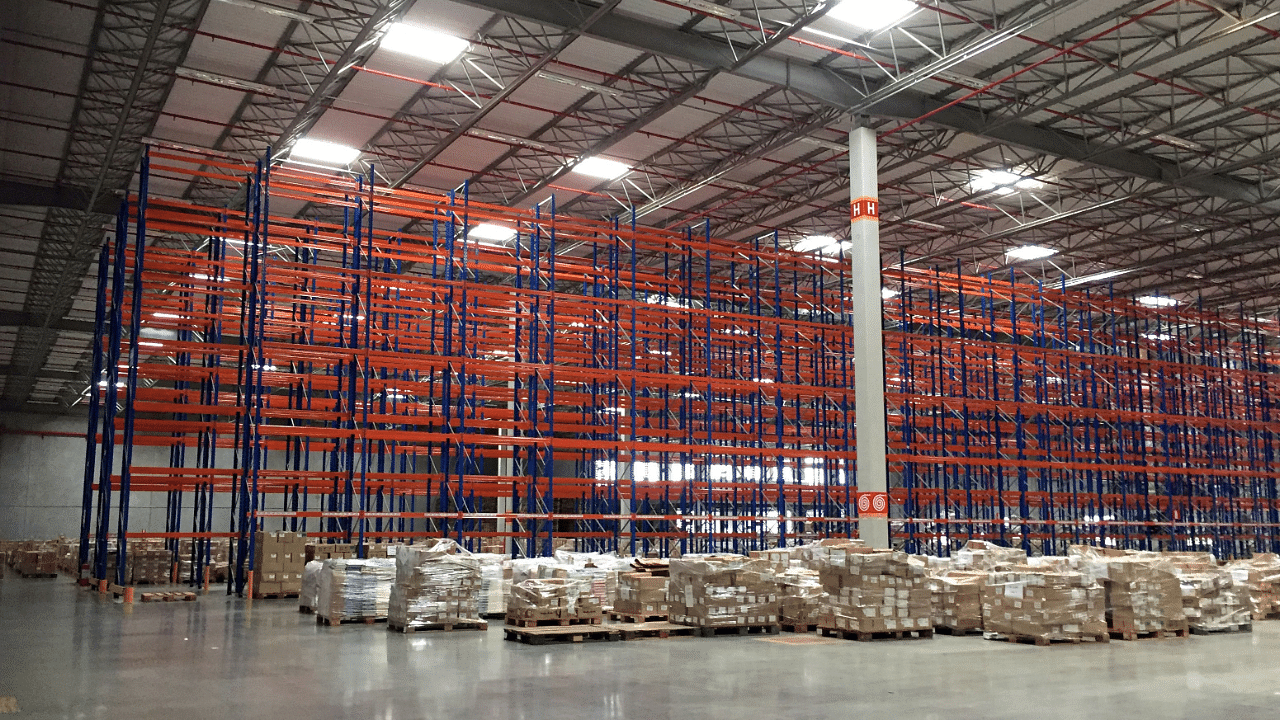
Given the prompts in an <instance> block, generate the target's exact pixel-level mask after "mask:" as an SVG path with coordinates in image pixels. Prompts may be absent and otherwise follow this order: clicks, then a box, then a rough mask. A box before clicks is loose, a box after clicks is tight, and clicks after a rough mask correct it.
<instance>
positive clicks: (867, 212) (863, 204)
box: [849, 197, 880, 222]
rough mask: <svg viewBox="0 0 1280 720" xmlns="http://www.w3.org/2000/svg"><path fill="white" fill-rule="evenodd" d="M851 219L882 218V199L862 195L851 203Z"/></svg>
mask: <svg viewBox="0 0 1280 720" xmlns="http://www.w3.org/2000/svg"><path fill="white" fill-rule="evenodd" d="M849 220H850V221H851V222H856V221H858V220H876V221H879V220H880V201H879V200H878V199H876V198H870V197H860V198H858V199H856V200H854V201H852V202H850V203H849Z"/></svg>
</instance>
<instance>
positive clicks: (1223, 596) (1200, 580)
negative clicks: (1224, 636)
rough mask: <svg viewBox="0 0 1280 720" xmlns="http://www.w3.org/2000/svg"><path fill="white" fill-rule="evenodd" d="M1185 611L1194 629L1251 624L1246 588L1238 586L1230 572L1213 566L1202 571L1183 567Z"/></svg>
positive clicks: (1180, 574) (1184, 613)
mask: <svg viewBox="0 0 1280 720" xmlns="http://www.w3.org/2000/svg"><path fill="white" fill-rule="evenodd" d="M1178 582H1179V583H1180V585H1181V589H1182V613H1183V615H1185V616H1186V618H1187V623H1188V625H1190V627H1191V629H1193V630H1201V631H1204V632H1215V631H1222V630H1239V629H1242V628H1243V626H1246V625H1249V624H1250V623H1251V620H1252V618H1251V616H1250V613H1249V606H1248V600H1247V599H1246V596H1247V589H1246V588H1245V587H1244V586H1243V585H1241V586H1239V587H1237V586H1236V584H1235V581H1234V579H1233V578H1232V577H1231V571H1230V570H1227V569H1226V568H1217V567H1210V568H1205V569H1204V570H1203V571H1201V572H1195V571H1190V570H1182V571H1180V572H1179V574H1178Z"/></svg>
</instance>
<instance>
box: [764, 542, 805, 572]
mask: <svg viewBox="0 0 1280 720" xmlns="http://www.w3.org/2000/svg"><path fill="white" fill-rule="evenodd" d="M803 547H804V546H801V545H797V546H794V547H783V548H769V549H767V550H752V551H751V557H753V558H755V559H756V560H764V561H765V562H767V563H769V565H770V566H772V567H773V571H774V572H775V573H781V572H786V571H787V570H789V569H790V568H791V566H792V564H793V563H794V564H796V565H801V564H802V563H801V561H800V557H801V555H802V554H803V553H804V551H803V550H802V548H803Z"/></svg>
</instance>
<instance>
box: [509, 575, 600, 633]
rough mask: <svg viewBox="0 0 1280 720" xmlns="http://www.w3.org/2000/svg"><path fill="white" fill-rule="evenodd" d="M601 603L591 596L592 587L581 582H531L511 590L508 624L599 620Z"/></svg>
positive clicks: (587, 583) (570, 580) (550, 579)
mask: <svg viewBox="0 0 1280 720" xmlns="http://www.w3.org/2000/svg"><path fill="white" fill-rule="evenodd" d="M602 616H603V608H602V607H601V606H600V601H599V600H598V599H597V598H596V596H595V595H593V594H592V593H591V583H590V582H589V581H587V580H585V579H581V578H531V579H529V580H524V581H521V582H519V583H516V584H514V585H512V586H511V599H510V600H509V601H508V603H507V622H508V623H512V624H520V623H533V622H542V621H548V620H561V621H573V620H577V621H582V620H599V619H600V618H601V617H602Z"/></svg>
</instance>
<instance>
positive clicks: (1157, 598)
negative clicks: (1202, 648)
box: [1103, 556, 1187, 637]
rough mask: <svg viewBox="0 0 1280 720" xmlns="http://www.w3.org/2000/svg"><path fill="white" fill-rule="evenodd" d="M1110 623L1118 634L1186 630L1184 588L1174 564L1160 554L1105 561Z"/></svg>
mask: <svg viewBox="0 0 1280 720" xmlns="http://www.w3.org/2000/svg"><path fill="white" fill-rule="evenodd" d="M1103 585H1104V587H1105V588H1106V603H1107V626H1108V627H1109V628H1110V629H1112V630H1114V631H1116V632H1119V633H1125V634H1126V637H1128V636H1129V635H1130V634H1143V633H1149V632H1159V631H1167V632H1185V631H1186V630H1187V618H1186V616H1185V615H1184V613H1183V611H1182V590H1181V586H1180V584H1179V582H1178V577H1177V575H1175V574H1174V569H1173V566H1172V565H1171V564H1170V563H1169V562H1168V561H1166V560H1162V559H1160V558H1158V557H1142V556H1130V557H1121V558H1110V559H1108V560H1107V562H1106V579H1105V580H1104V581H1103Z"/></svg>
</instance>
